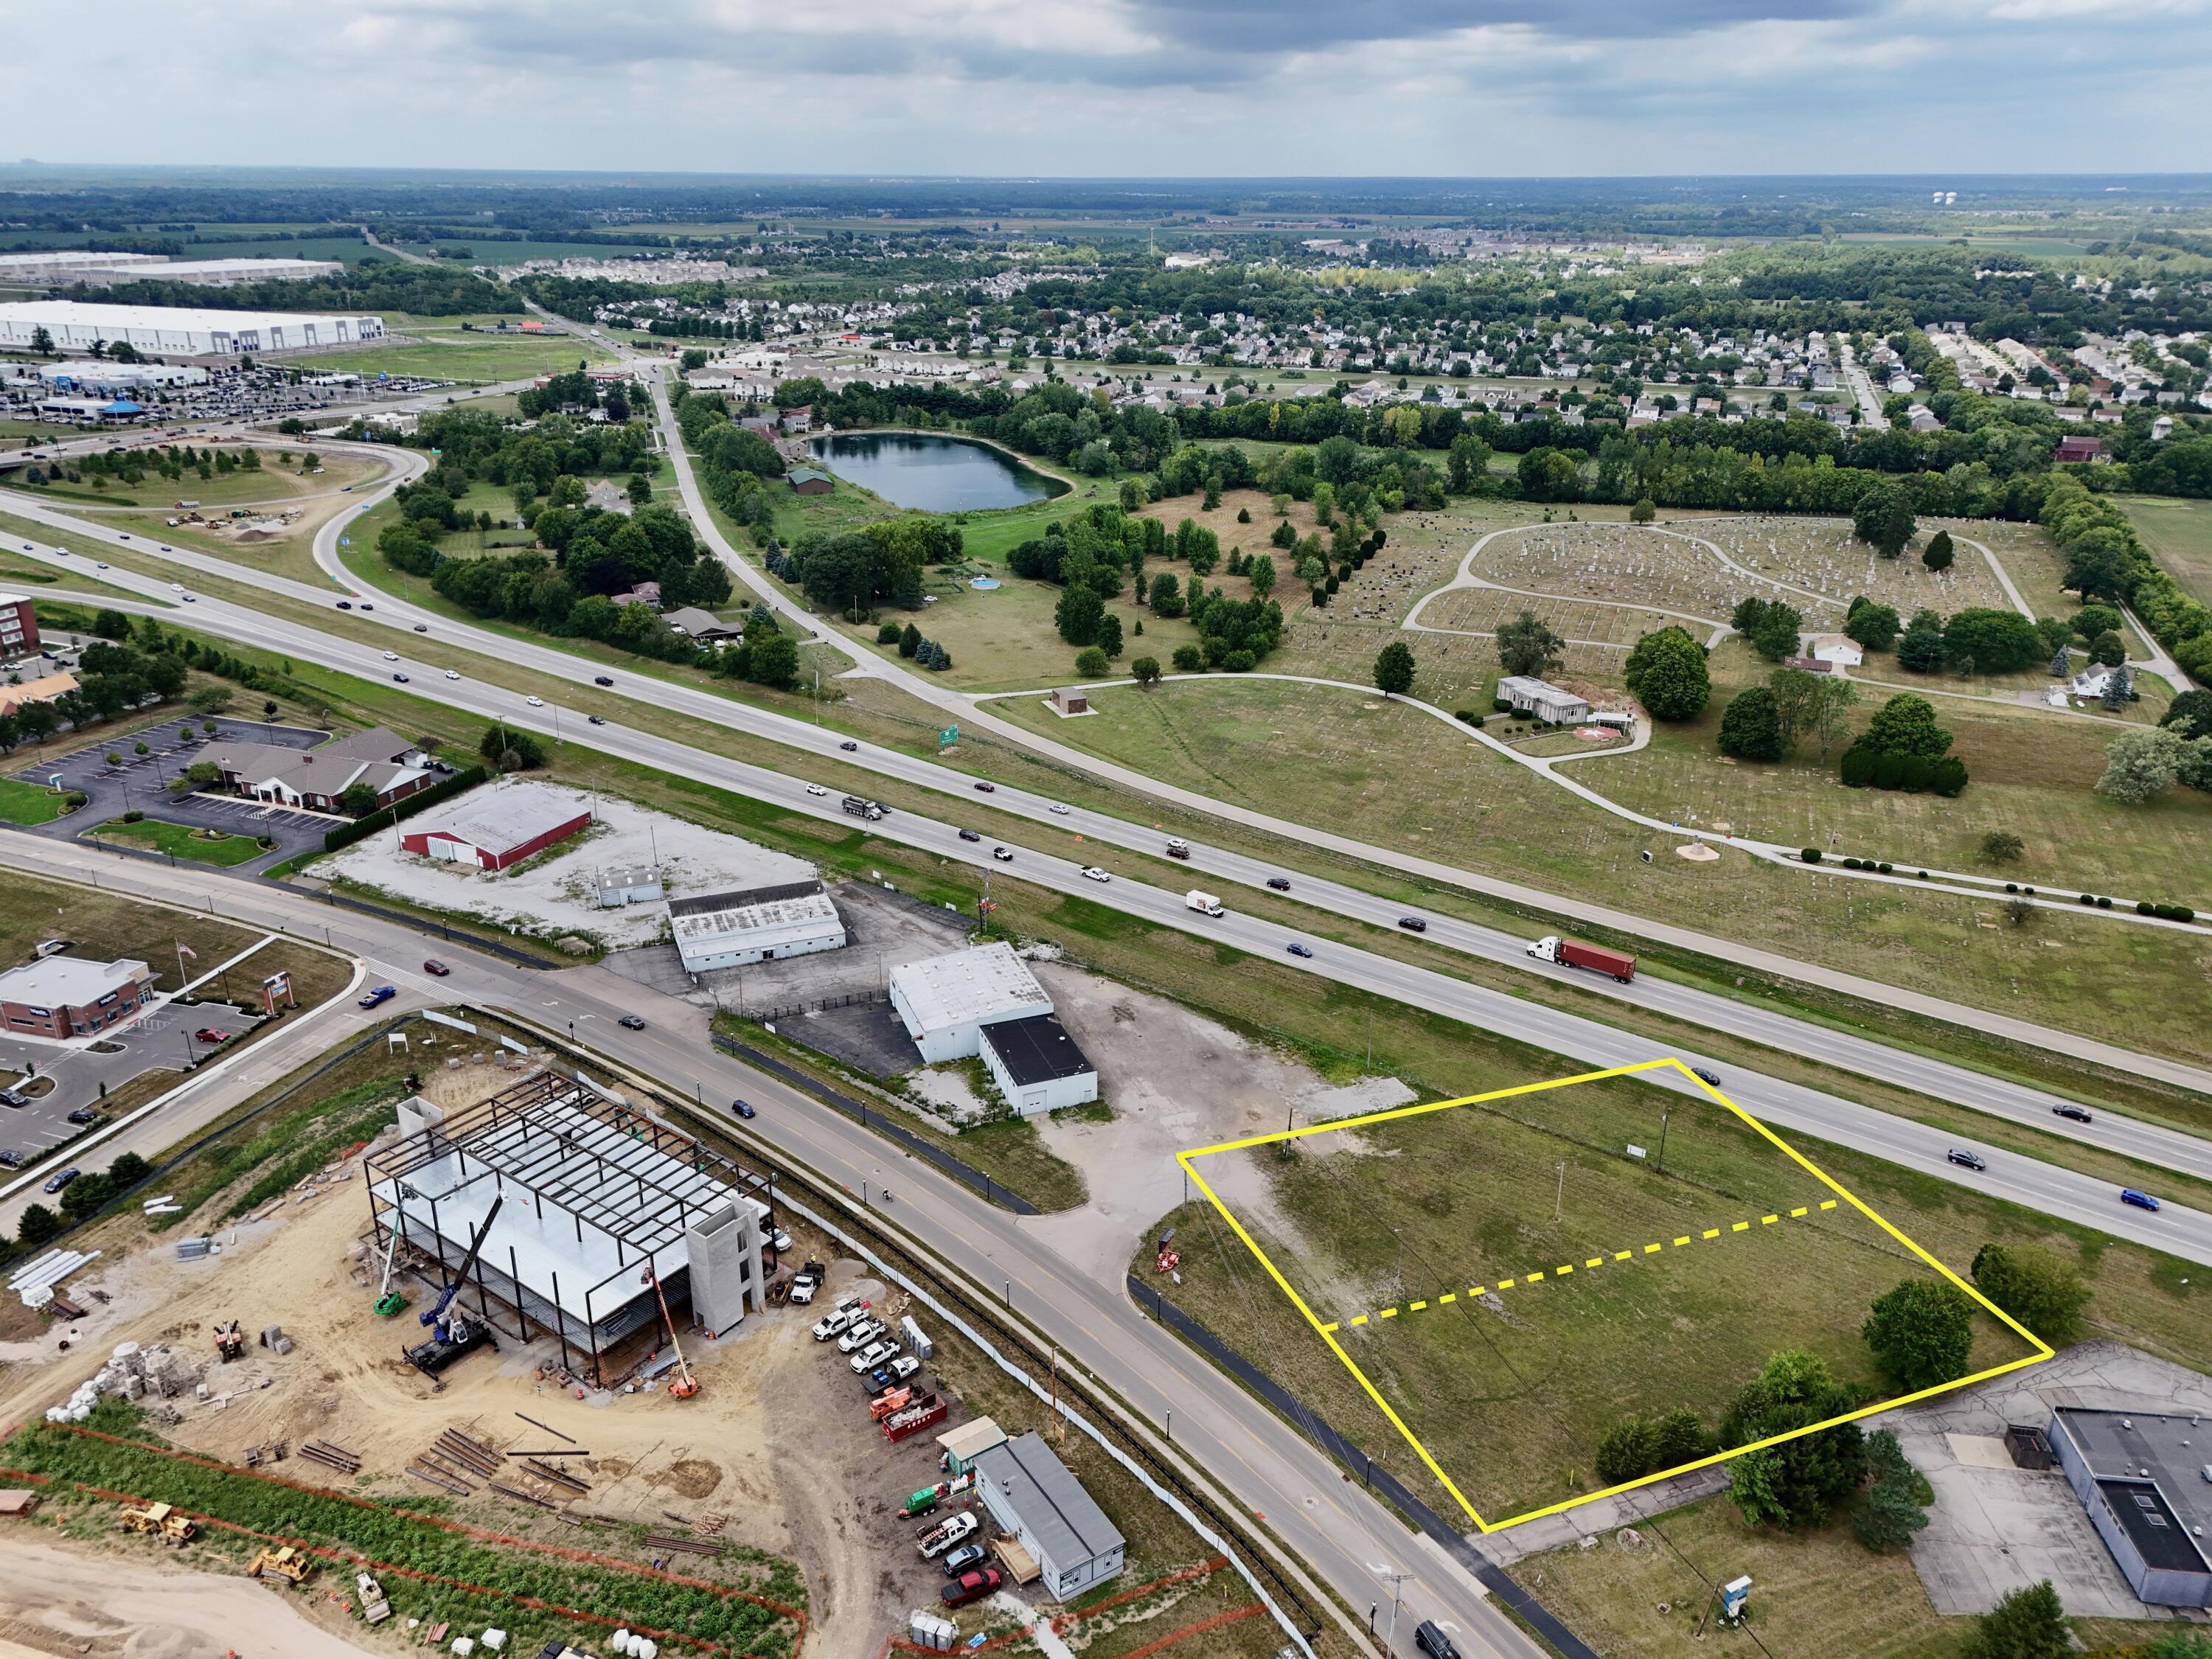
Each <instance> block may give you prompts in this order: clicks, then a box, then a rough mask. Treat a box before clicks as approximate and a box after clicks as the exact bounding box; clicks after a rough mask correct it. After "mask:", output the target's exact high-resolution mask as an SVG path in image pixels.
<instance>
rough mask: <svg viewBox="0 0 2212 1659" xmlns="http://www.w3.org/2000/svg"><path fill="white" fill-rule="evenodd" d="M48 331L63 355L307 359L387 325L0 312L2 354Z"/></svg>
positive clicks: (238, 316) (65, 309) (107, 309)
mask: <svg viewBox="0 0 2212 1659" xmlns="http://www.w3.org/2000/svg"><path fill="white" fill-rule="evenodd" d="M40 329H44V330H45V331H46V336H47V337H48V338H49V339H50V340H51V341H52V343H53V349H56V350H58V351H70V350H76V351H84V350H89V349H91V348H92V347H93V346H94V345H96V344H100V343H103V342H105V343H108V344H111V345H112V344H114V343H117V342H118V341H120V342H125V343H129V344H130V345H131V346H133V347H135V348H136V349H138V350H140V351H146V352H165V353H169V354H173V355H175V356H185V357H234V356H239V355H240V354H241V353H245V352H263V353H266V352H276V351H301V350H307V349H320V348H323V347H327V346H333V345H349V344H352V343H356V342H357V341H362V340H375V339H381V338H382V337H383V335H384V319H383V318H381V317H371V316H363V315H358V314H356V315H353V316H343V317H334V316H311V315H308V314H307V313H300V312H287V311H194V310H187V309H185V307H181V306H111V305H94V304H89V303H88V302H86V301H81V300H26V301H18V302H16V303H15V304H11V305H0V346H10V347H14V348H15V349H19V350H21V349H28V348H29V347H30V346H31V345H32V343H33V341H34V340H35V338H36V337H37V335H38V331H40Z"/></svg>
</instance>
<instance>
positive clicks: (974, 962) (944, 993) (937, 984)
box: [891, 944, 1052, 1035]
mask: <svg viewBox="0 0 2212 1659" xmlns="http://www.w3.org/2000/svg"><path fill="white" fill-rule="evenodd" d="M891 986H892V987H893V988H894V989H895V990H896V991H897V992H898V994H899V995H900V996H901V997H902V999H904V1000H905V1003H906V1006H907V1008H908V1010H909V1011H910V1012H912V1014H913V1016H914V1018H915V1020H916V1022H918V1023H919V1024H920V1025H921V1029H922V1030H925V1031H930V1030H943V1029H944V1028H945V1027H947V1026H951V1025H965V1024H971V1023H973V1022H975V1021H977V1020H984V1021H990V1020H1000V1019H1008V1018H1019V1017H1021V1016H1022V1015H1024V1014H1042V1013H1050V1012H1052V999H1051V998H1050V997H1048V996H1047V995H1046V994H1044V987H1042V985H1039V984H1038V983H1037V982H1036V975H1034V974H1032V973H1031V972H1030V970H1029V964H1028V963H1024V961H1023V960H1022V959H1021V958H1020V957H1018V956H1016V955H1015V954H1014V947H1013V946H1012V945H1004V944H993V945H976V946H975V947H973V948H972V949H969V950H966V951H954V952H953V953H952V954H951V956H944V957H924V958H923V959H922V960H921V961H920V962H902V963H900V964H899V965H898V966H897V967H896V968H894V969H891ZM917 1035H918V1034H917Z"/></svg>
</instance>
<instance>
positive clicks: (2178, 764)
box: [2097, 726, 2212, 806]
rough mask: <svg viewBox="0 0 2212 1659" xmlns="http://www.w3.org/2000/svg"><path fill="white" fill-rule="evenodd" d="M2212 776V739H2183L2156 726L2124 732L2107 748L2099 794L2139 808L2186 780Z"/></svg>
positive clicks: (2098, 784) (2107, 745) (2167, 729)
mask: <svg viewBox="0 0 2212 1659" xmlns="http://www.w3.org/2000/svg"><path fill="white" fill-rule="evenodd" d="M2208 775H2212V738H2183V737H2181V736H2180V735H2179V733H2177V732H2174V731H2173V730H2172V729H2171V728H2170V727H2167V726H2149V727H2146V728H2142V729H2138V730H2136V731H2131V732H2121V733H2120V735H2119V736H2118V737H2117V738H2113V739H2112V742H2111V743H2109V744H2106V748H2105V775H2104V776H2102V777H2100V778H2099V779H2098V780H2097V793H2099V794H2100V795H2109V796H2111V797H2112V799H2114V800H2116V801H2118V802H2119V803H2120V804H2121V805H2124V806H2140V805H2142V804H2143V802H2145V801H2147V800H2148V799H2151V797H2152V796H2154V795H2158V794H2162V793H2165V792H2166V790H2168V789H2170V788H2172V787H2173V786H2174V784H2176V783H2177V782H2180V781H2183V780H2184V779H2187V780H2188V781H2192V782H2193V781H2196V780H2197V779H2198V778H2202V777H2206V776H2208Z"/></svg>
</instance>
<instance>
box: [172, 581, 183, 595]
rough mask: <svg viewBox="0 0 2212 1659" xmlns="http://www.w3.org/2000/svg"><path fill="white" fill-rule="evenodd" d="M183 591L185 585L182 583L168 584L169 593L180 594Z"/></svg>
mask: <svg viewBox="0 0 2212 1659" xmlns="http://www.w3.org/2000/svg"><path fill="white" fill-rule="evenodd" d="M184 591H185V585H184V584H183V583H182V582H171V583H170V584H169V592H172V593H181V592H184Z"/></svg>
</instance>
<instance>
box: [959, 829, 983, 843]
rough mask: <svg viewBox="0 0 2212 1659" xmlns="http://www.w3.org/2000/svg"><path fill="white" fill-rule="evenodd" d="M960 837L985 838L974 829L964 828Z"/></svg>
mask: <svg viewBox="0 0 2212 1659" xmlns="http://www.w3.org/2000/svg"><path fill="white" fill-rule="evenodd" d="M960 839H961V840H963V841H981V840H982V839H983V838H982V836H979V835H977V834H976V833H975V831H974V830H973V829H963V830H962V831H961V832H960Z"/></svg>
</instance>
